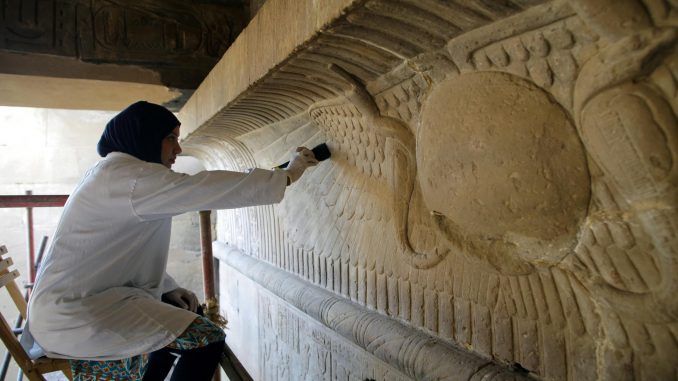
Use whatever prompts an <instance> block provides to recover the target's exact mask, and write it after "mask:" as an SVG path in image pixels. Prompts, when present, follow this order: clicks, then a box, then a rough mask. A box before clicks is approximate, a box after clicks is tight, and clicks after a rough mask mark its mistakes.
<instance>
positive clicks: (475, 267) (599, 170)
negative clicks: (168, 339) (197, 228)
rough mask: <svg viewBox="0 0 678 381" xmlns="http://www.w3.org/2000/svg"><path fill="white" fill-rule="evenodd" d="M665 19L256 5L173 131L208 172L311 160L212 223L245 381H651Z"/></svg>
mask: <svg viewBox="0 0 678 381" xmlns="http://www.w3.org/2000/svg"><path fill="white" fill-rule="evenodd" d="M677 15H678V8H677V7H676V4H675V2H672V1H654V0H643V1H641V0H624V1H612V0H609V1H608V0H601V1H594V0H577V1H561V0H554V1H547V0H544V1H541V0H512V1H502V2H491V1H466V2H443V1H437V0H425V1H424V0H422V1H413V0H399V1H395V0H394V1H390V0H369V1H355V2H354V1H332V2H322V3H321V2H316V1H310V0H309V1H297V2H292V1H284V0H270V1H268V2H266V3H265V4H264V6H263V7H262V8H261V9H260V10H259V12H258V14H257V16H256V17H255V19H254V20H253V21H252V22H251V24H250V25H249V26H248V28H247V29H246V30H245V31H244V32H243V34H242V35H241V36H240V38H239V39H238V40H237V41H236V42H235V43H234V45H233V46H232V48H231V49H230V50H229V51H228V52H227V53H226V54H225V55H224V57H223V58H222V60H221V61H220V62H219V64H218V65H217V67H216V68H215V69H214V70H213V71H212V72H211V73H210V75H209V76H208V78H207V79H206V80H205V82H204V83H203V85H202V86H201V87H200V88H199V89H198V90H197V91H196V93H195V95H194V96H193V97H192V98H191V99H190V100H189V101H188V103H187V105H186V107H185V108H184V109H183V110H182V112H181V114H180V117H181V118H182V121H183V122H184V125H185V126H186V127H187V128H186V131H184V133H185V137H186V139H185V145H186V147H187V151H189V152H192V153H193V154H195V155H196V156H198V157H200V158H202V159H203V161H204V162H205V165H206V167H208V168H231V169H243V170H244V169H246V168H248V167H252V166H264V167H271V166H274V165H276V164H278V163H280V162H283V161H285V158H286V156H287V154H288V153H289V152H290V151H291V150H293V149H294V147H295V146H297V145H304V144H306V145H313V144H315V143H317V142H320V141H326V142H327V144H328V146H329V147H330V150H331V151H332V159H331V160H329V161H327V162H323V163H321V164H320V165H319V166H317V167H316V168H314V169H312V170H310V171H309V172H308V173H306V174H305V175H304V177H303V178H302V179H301V180H300V181H299V182H298V183H296V184H295V185H293V186H292V187H290V188H289V189H288V190H287V192H286V197H285V200H284V201H283V203H282V204H281V205H279V206H275V207H270V206H266V207H256V208H248V209H242V210H234V211H221V212H219V215H218V226H217V231H218V235H217V236H218V240H219V241H220V242H219V243H217V244H216V247H222V248H223V247H224V245H225V244H228V247H229V249H228V250H229V251H228V253H230V254H224V255H223V256H222V262H221V263H222V266H225V267H226V269H225V270H224V272H225V273H232V272H233V271H237V272H239V273H240V275H237V276H236V277H239V276H244V277H247V278H248V279H249V281H248V282H251V283H250V284H252V285H253V286H252V287H255V289H256V290H255V292H254V294H256V295H257V296H256V298H257V300H256V301H252V300H250V301H249V302H250V303H256V305H257V307H256V311H257V312H256V314H257V316H256V319H245V318H239V319H235V320H234V325H233V326H232V329H233V330H240V329H242V330H244V331H245V332H248V331H251V330H253V329H257V332H258V334H257V337H258V341H257V342H253V343H251V344H249V347H248V345H246V344H244V343H243V341H242V340H240V341H238V345H237V346H236V347H237V348H238V350H239V351H240V353H242V355H243V356H249V355H247V353H255V354H257V355H256V357H257V358H256V359H255V358H252V357H250V358H249V359H248V364H250V366H252V365H251V364H257V365H256V366H258V368H257V370H256V374H259V375H260V376H261V379H264V380H277V379H331V378H332V377H345V378H355V379H364V378H374V379H408V378H410V379H504V378H511V377H516V378H518V377H522V376H524V375H525V372H528V373H529V376H531V377H534V378H537V379H544V380H627V379H629V380H630V379H640V380H654V379H661V380H668V379H675V376H676V374H677V373H676V372H677V371H678V370H677V368H676V361H675V359H676V358H677V356H678V339H677V338H678V323H677V320H678V302H677V300H678V299H676V297H675V295H676V292H677V291H678V286H677V285H676V284H677V283H676V281H677V280H678V276H677V275H676V274H678V271H677V270H678V214H677V213H676V201H677V199H678V189H677V184H678V181H677V179H678V177H677V174H676V173H677V172H676V165H675V162H676V159H677V156H676V152H678V146H677V145H678V138H677V136H676V135H677V134H678V131H677V127H678V126H677V123H676V114H677V113H678V102H677V101H676V99H677V98H676V87H677V86H676V83H678V80H676V78H678V60H677V56H676V53H675V46H676V27H677V26H678V21H677V20H678V17H677ZM283 26H284V27H283ZM222 285H224V290H223V291H222V303H224V304H233V305H239V304H243V303H247V302H248V300H246V299H252V298H253V297H252V295H251V294H248V295H249V296H239V294H238V293H237V292H233V290H234V289H235V288H237V287H238V285H237V284H233V283H232V282H231V283H229V282H226V283H223V284H222ZM248 308H249V309H248V310H249V311H253V310H254V308H255V307H252V305H250V306H249V307H248ZM424 343H435V345H434V344H431V346H428V345H427V344H426V345H425V344H424ZM250 348H255V349H252V350H251V351H250ZM459 359H462V360H459ZM488 360H491V363H488V362H486V361H488ZM450 364H452V365H450ZM479 364H480V365H479ZM482 364H485V365H482ZM440 369H443V371H439V370H440ZM387 374H388V376H387Z"/></svg>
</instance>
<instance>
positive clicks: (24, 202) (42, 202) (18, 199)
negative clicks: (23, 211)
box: [0, 195, 68, 208]
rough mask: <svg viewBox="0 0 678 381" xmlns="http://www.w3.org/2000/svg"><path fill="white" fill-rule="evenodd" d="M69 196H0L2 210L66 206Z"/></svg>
mask: <svg viewBox="0 0 678 381" xmlns="http://www.w3.org/2000/svg"><path fill="white" fill-rule="evenodd" d="M67 199H68V195H16V196H0V208H40V207H58V206H64V205H65V204H66V200H67Z"/></svg>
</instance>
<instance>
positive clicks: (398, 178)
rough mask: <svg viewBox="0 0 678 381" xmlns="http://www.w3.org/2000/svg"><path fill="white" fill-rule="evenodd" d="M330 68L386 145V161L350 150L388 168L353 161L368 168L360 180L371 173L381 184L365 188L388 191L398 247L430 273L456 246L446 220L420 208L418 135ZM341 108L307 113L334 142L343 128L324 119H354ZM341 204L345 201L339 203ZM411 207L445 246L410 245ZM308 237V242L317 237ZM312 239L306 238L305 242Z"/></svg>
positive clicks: (318, 108)
mask: <svg viewBox="0 0 678 381" xmlns="http://www.w3.org/2000/svg"><path fill="white" fill-rule="evenodd" d="M329 68H330V70H332V71H333V72H335V73H337V74H338V75H339V76H340V77H342V78H343V79H344V80H346V82H348V83H349V84H350V86H351V90H350V92H348V94H347V95H346V97H347V100H348V101H349V102H350V104H351V105H352V106H353V107H355V111H357V113H359V115H357V116H358V118H359V119H360V124H361V125H363V126H366V130H367V131H366V132H369V133H373V134H375V135H376V136H377V139H378V140H381V141H383V142H384V155H383V157H378V156H379V155H374V154H373V153H371V152H361V151H362V147H357V146H356V145H359V144H360V143H359V142H355V143H356V144H355V145H352V146H351V154H360V155H363V156H365V160H370V161H379V160H383V161H382V163H383V164H385V166H384V167H383V169H384V170H385V172H387V173H378V172H379V168H382V167H381V165H380V164H382V163H377V165H376V166H375V165H374V164H375V163H370V164H369V165H367V164H365V163H355V164H356V166H358V167H360V165H361V164H362V165H364V166H366V168H365V169H364V170H363V173H362V174H361V176H366V174H365V172H369V173H368V174H367V175H369V174H372V175H377V176H376V177H377V181H371V180H367V183H368V184H369V185H368V186H367V187H370V186H376V187H378V188H381V189H383V190H384V191H386V192H385V193H386V194H388V197H389V198H390V200H389V201H387V203H388V204H390V206H391V209H392V214H393V217H394V218H393V219H392V223H393V227H394V232H395V238H396V243H397V247H398V249H399V250H401V251H402V252H404V253H406V254H408V256H409V258H410V260H411V264H412V265H413V266H414V267H416V268H421V269H426V268H430V267H432V266H435V265H437V264H438V263H440V261H442V260H443V259H444V258H445V257H446V256H447V255H448V254H449V252H450V251H451V250H452V245H453V244H452V242H450V240H449V239H448V238H449V233H448V232H446V229H445V228H444V227H445V224H446V221H445V220H446V219H447V218H446V217H445V216H444V215H442V214H440V213H436V212H435V211H429V210H428V209H427V208H426V207H425V206H424V205H422V204H423V202H422V200H421V198H417V197H414V193H415V192H414V190H415V186H416V157H415V152H416V148H415V137H414V135H413V134H412V133H411V132H410V130H409V129H408V127H407V126H406V125H405V124H404V123H403V122H401V121H399V120H397V119H395V118H391V117H385V116H382V115H381V114H380V112H379V109H378V108H377V105H376V103H375V102H374V100H373V99H372V97H371V96H370V95H369V93H368V92H367V91H366V90H365V88H364V86H363V85H362V84H361V83H360V82H359V81H358V80H357V79H356V78H354V77H353V76H352V75H351V74H350V73H348V72H346V71H345V70H344V69H343V68H341V67H339V66H337V65H334V64H332V65H329ZM344 104H345V102H344V103H342V105H344ZM340 109H341V105H340V104H337V101H336V100H332V101H330V102H324V103H320V104H317V105H316V106H315V107H313V108H312V109H311V110H309V114H310V115H311V118H312V119H313V120H314V122H315V123H316V124H317V125H318V127H320V129H321V130H323V131H324V132H325V133H326V134H327V135H328V136H330V141H331V139H332V133H331V132H330V131H333V130H334V129H337V127H338V128H339V129H341V128H342V126H335V125H333V124H334V122H333V121H332V120H330V118H326V117H325V116H326V115H327V114H335V115H334V116H337V115H336V114H342V115H340V116H339V117H340V118H343V119H346V120H345V123H347V124H348V125H351V123H352V122H351V121H350V120H348V119H349V118H350V116H349V115H343V114H345V112H344V111H337V110H340ZM359 128H362V127H359ZM347 133H348V134H350V131H341V132H338V134H347ZM347 138H349V139H356V136H347ZM367 139H368V140H371V139H372V138H371V137H368V138H367ZM372 143H374V142H372ZM370 168H372V169H370ZM326 181H327V178H325V179H323V181H322V182H321V187H325V186H327V184H323V183H325V182H326ZM349 181H350V180H349ZM367 187H366V188H367ZM359 188H361V186H356V187H355V188H353V189H352V190H344V191H343V192H344V193H346V192H351V193H353V194H352V195H346V196H343V195H342V196H340V197H344V198H349V197H353V198H356V197H360V196H359V195H357V194H356V193H357V192H360V191H361V189H359ZM374 191H375V190H371V191H370V192H374ZM382 194H383V193H382ZM340 197H338V198H340ZM353 201H356V200H353ZM337 202H346V201H345V200H338V201H337ZM368 207H370V206H368ZM371 208H379V206H378V205H377V206H375V205H372V206H371ZM413 209H416V210H418V211H425V212H421V214H423V215H421V216H416V218H418V219H420V220H424V221H426V220H428V223H427V225H431V226H432V229H433V231H434V234H435V235H436V238H437V241H438V242H442V243H443V244H439V245H436V247H433V248H431V249H430V250H426V251H417V250H415V249H414V248H413V245H412V243H411V242H410V235H409V234H410V228H409V226H408V221H409V220H410V218H411V217H412V216H411V215H410V213H411V211H412V210H413ZM308 238H309V239H310V238H313V237H308ZM309 239H306V241H308V240H309Z"/></svg>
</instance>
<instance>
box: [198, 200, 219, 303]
mask: <svg viewBox="0 0 678 381" xmlns="http://www.w3.org/2000/svg"><path fill="white" fill-rule="evenodd" d="M211 214H212V212H211V211H209V210H203V211H200V247H201V251H202V279H203V290H204V291H205V300H207V301H210V300H214V299H215V297H216V293H215V292H214V256H213V255H212V222H211V219H210V215H211Z"/></svg>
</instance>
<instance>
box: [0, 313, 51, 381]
mask: <svg viewBox="0 0 678 381" xmlns="http://www.w3.org/2000/svg"><path fill="white" fill-rule="evenodd" d="M0 339H2V342H3V343H4V344H5V347H6V348H7V350H8V351H9V353H10V354H11V355H12V358H13V359H14V361H16V363H17V364H18V365H19V367H20V368H21V369H22V370H23V371H24V374H25V375H26V377H28V379H29V380H31V381H44V380H45V379H44V378H43V377H42V376H41V375H39V374H37V372H36V371H35V370H34V369H33V362H32V361H31V359H30V358H29V357H28V355H27V354H26V352H24V349H23V348H22V347H21V344H19V341H18V340H17V339H16V336H14V333H12V328H10V326H9V325H8V324H7V321H6V320H5V317H4V316H2V314H0Z"/></svg>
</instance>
